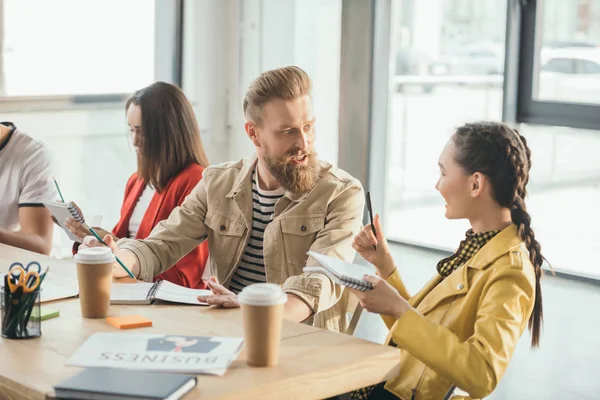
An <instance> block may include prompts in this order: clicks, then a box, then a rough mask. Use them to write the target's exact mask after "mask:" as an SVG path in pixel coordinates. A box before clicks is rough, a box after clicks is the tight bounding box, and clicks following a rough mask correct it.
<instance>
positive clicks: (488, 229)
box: [351, 122, 543, 400]
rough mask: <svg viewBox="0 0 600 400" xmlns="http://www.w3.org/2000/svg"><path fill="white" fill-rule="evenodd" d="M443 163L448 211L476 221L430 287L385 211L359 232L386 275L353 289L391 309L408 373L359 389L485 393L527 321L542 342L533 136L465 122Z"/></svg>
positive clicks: (415, 394)
mask: <svg viewBox="0 0 600 400" xmlns="http://www.w3.org/2000/svg"><path fill="white" fill-rule="evenodd" d="M439 167H440V171H441V176H440V178H439V180H438V182H437V184H436V189H437V190H438V191H439V192H440V193H441V195H442V197H443V198H444V200H445V201H446V218H449V219H458V218H466V219H468V220H469V222H470V224H471V229H469V231H467V235H466V238H465V239H464V240H463V241H462V242H461V243H460V246H459V248H458V250H457V251H456V252H455V253H454V254H453V255H452V256H450V257H448V258H445V259H443V260H441V261H440V262H439V263H438V265H437V273H436V275H435V276H434V277H433V279H431V280H430V281H429V283H427V284H426V285H425V287H424V288H423V289H421V291H420V292H418V293H417V294H416V295H414V296H411V295H409V293H408V291H407V290H406V288H405V286H404V283H403V282H402V278H401V277H400V273H399V270H398V269H397V268H396V265H395V264H394V260H393V259H392V257H391V254H390V251H389V247H388V244H387V241H386V240H385V238H384V236H383V229H382V226H381V222H380V219H379V216H376V217H375V220H374V226H375V230H376V234H377V237H375V235H374V234H373V232H372V230H371V226H366V227H364V228H363V230H362V231H361V232H360V233H359V235H358V236H356V238H355V240H354V249H355V250H356V251H358V253H359V254H360V255H361V256H362V257H363V258H365V259H366V260H367V261H369V262H370V263H372V264H373V265H375V266H376V267H377V275H378V276H367V277H365V278H366V279H367V280H368V281H370V282H371V283H373V285H374V289H373V290H371V291H368V292H358V291H355V290H354V291H353V292H354V293H355V294H356V295H357V296H358V297H359V299H360V302H361V304H362V305H363V307H364V308H365V309H366V310H368V311H372V312H375V313H379V314H381V316H382V318H383V320H384V321H385V323H386V325H387V327H388V328H389V330H390V333H389V336H388V341H389V343H390V344H392V345H395V346H397V347H398V348H400V349H401V350H402V351H401V356H400V375H399V376H397V377H396V378H394V379H390V380H388V381H387V382H384V383H382V384H380V385H376V386H372V387H369V388H364V389H360V390H358V391H355V392H353V394H352V396H351V397H352V398H353V399H388V398H389V399H396V398H400V399H403V400H409V399H411V400H414V399H417V400H421V399H435V400H441V399H445V398H450V396H451V395H452V393H453V392H455V394H454V395H456V392H458V391H464V392H466V393H468V395H469V396H471V398H477V399H479V398H483V397H485V396H488V395H489V394H490V393H492V391H493V390H494V388H495V387H496V385H497V384H498V382H499V381H500V378H501V377H502V375H503V374H504V371H505V370H506V367H507V366H508V363H509V361H510V359H511V357H512V355H513V352H514V349H515V346H516V344H517V341H518V339H519V337H520V336H521V334H522V333H523V331H524V329H525V327H526V326H527V325H529V329H530V331H531V345H532V346H534V347H535V346H538V343H539V338H540V331H541V325H542V292H541V287H540V277H541V267H542V262H543V257H542V255H541V253H540V244H539V243H538V242H537V241H536V239H535V235H534V233H533V230H532V229H531V218H530V217H529V214H528V213H527V211H526V208H525V195H526V185H527V181H528V180H529V169H530V167H531V151H530V150H529V148H528V147H527V142H526V140H525V138H524V137H523V136H521V135H519V133H518V132H517V131H515V130H513V129H511V128H509V127H508V126H506V125H504V124H501V123H494V122H481V123H475V124H467V125H464V126H462V127H460V128H459V129H458V130H457V131H456V133H455V134H454V135H453V136H452V138H451V139H450V141H449V142H448V144H447V145H446V147H445V148H444V150H443V152H442V154H441V156H440V159H439ZM375 247H376V250H375V249H374V248H375ZM400 269H401V267H400ZM453 398H456V397H453ZM467 398H469V397H467Z"/></svg>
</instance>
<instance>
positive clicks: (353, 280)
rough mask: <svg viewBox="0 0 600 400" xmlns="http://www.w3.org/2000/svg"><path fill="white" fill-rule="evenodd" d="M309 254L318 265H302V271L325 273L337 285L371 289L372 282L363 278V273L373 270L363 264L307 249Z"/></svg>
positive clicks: (371, 272)
mask: <svg viewBox="0 0 600 400" xmlns="http://www.w3.org/2000/svg"><path fill="white" fill-rule="evenodd" d="M306 254H308V255H309V256H311V257H312V258H313V259H315V260H316V261H317V262H318V263H319V264H321V265H320V266H313V267H304V272H319V273H323V274H325V275H327V276H328V277H329V278H331V280H332V281H334V282H335V283H337V284H338V285H343V286H346V287H349V288H351V289H356V290H360V291H361V292H366V291H368V290H371V289H373V284H372V283H370V282H367V281H365V280H364V276H365V275H373V274H375V271H373V270H371V269H369V268H368V267H365V266H363V265H357V264H350V263H347V262H345V261H342V260H340V259H338V258H333V257H329V256H326V255H324V254H319V253H315V252H313V251H309V252H308V253H306Z"/></svg>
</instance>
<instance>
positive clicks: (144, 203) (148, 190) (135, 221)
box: [128, 185, 156, 238]
mask: <svg viewBox="0 0 600 400" xmlns="http://www.w3.org/2000/svg"><path fill="white" fill-rule="evenodd" d="M154 193H156V189H154V187H152V186H151V185H146V187H145V188H144V191H143V192H142V195H141V196H140V198H139V199H138V202H137V204H136V205H135V208H134V209H133V213H131V218H130V219H129V229H128V231H129V237H130V238H135V237H136V235H137V232H138V230H139V229H140V224H141V223H142V219H143V218H144V215H145V214H146V210H148V206H149V205H150V202H151V201H152V197H153V196H154Z"/></svg>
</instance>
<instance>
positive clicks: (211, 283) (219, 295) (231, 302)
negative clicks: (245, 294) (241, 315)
mask: <svg viewBox="0 0 600 400" xmlns="http://www.w3.org/2000/svg"><path fill="white" fill-rule="evenodd" d="M206 284H207V285H208V288H209V289H210V290H212V292H213V293H214V294H213V295H212V296H198V301H201V302H204V303H208V304H210V305H212V306H219V307H223V308H236V307H239V306H240V303H239V302H238V298H237V294H235V293H233V292H232V291H231V290H229V289H227V288H226V287H225V286H223V285H221V284H220V283H219V281H218V280H217V278H216V277H214V276H211V277H210V279H209V280H208V281H206Z"/></svg>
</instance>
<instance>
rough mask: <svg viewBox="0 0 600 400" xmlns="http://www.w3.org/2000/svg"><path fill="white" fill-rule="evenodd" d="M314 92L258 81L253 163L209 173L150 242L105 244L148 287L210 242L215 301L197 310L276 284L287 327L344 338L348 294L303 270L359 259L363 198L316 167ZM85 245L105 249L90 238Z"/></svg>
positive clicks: (278, 76) (298, 76) (295, 74)
mask: <svg viewBox="0 0 600 400" xmlns="http://www.w3.org/2000/svg"><path fill="white" fill-rule="evenodd" d="M311 86H312V83H311V80H310V78H309V77H308V75H307V74H306V72H304V71H303V70H302V69H300V68H298V67H294V66H291V67H285V68H279V69H275V70H271V71H267V72H265V73H263V74H261V75H260V76H259V77H258V78H257V79H255V80H254V81H253V82H252V83H251V84H250V87H249V88H248V91H247V93H246V96H245V99H244V115H245V119H246V123H245V125H244V128H245V131H246V134H247V135H248V137H249V138H250V140H251V141H252V143H253V144H254V146H255V147H256V155H255V156H254V157H253V158H252V159H242V160H240V161H237V162H229V163H224V164H221V165H215V166H211V167H208V168H206V169H205V170H204V173H203V178H202V180H201V181H200V183H199V184H198V185H197V186H196V188H195V189H194V190H193V191H192V192H191V193H190V195H189V196H188V197H187V199H186V200H185V202H184V203H183V204H182V205H181V207H178V208H175V209H174V210H173V212H172V213H171V215H170V216H169V218H168V219H167V220H165V221H162V222H161V223H159V224H158V225H157V226H156V227H155V229H154V230H153V231H152V233H151V234H150V236H149V237H148V238H147V239H145V240H131V239H121V240H120V241H119V242H117V243H115V242H113V241H112V237H110V236H107V237H106V238H104V240H105V241H106V242H107V244H108V245H109V246H110V247H111V248H112V249H113V251H114V252H115V254H116V255H117V256H118V257H119V258H120V259H121V260H122V261H123V262H124V263H125V264H126V265H127V266H128V267H129V269H131V270H132V272H133V273H134V274H135V275H136V276H137V277H138V278H140V279H142V280H145V281H151V280H152V277H153V276H156V275H158V274H159V273H161V272H163V271H165V270H166V269H168V268H169V267H170V266H172V265H173V264H175V263H176V262H177V260H179V259H180V258H182V257H183V256H185V255H186V254H187V253H188V252H189V251H191V250H192V249H193V248H195V247H196V246H198V244H199V243H200V242H202V241H204V240H206V239H208V246H209V253H210V256H209V259H208V262H207V266H208V267H209V268H207V270H209V271H210V274H211V275H212V276H211V277H210V278H209V279H208V280H207V285H208V287H209V288H210V289H211V290H212V291H213V295H212V296H206V297H200V298H199V300H201V301H205V302H207V303H209V304H214V305H220V306H222V307H238V306H239V303H238V301H237V294H238V293H239V292H240V291H241V290H242V289H243V288H244V287H246V286H247V285H250V284H253V283H260V282H270V283H276V284H278V285H281V287H282V289H283V290H284V291H285V292H286V293H287V294H288V301H287V303H286V305H285V309H284V316H285V318H287V319H290V320H293V321H298V322H300V321H304V322H306V323H309V324H312V325H314V326H317V327H321V328H326V329H330V330H333V331H345V329H346V324H347V321H346V315H345V314H346V308H347V292H345V291H344V290H343V287H342V286H340V285H337V284H335V283H334V282H333V281H332V280H331V279H329V278H328V277H327V276H326V275H324V274H319V273H311V274H303V271H302V269H303V268H304V267H305V266H307V265H308V266H312V265H317V263H316V261H315V260H313V259H312V258H309V257H308V256H307V255H306V252H307V251H309V250H311V251H314V252H318V253H321V254H326V255H329V256H332V257H337V258H339V259H341V260H344V261H348V262H351V261H352V260H353V259H354V256H355V252H354V250H353V249H352V240H353V238H354V236H355V235H356V234H357V233H358V232H359V230H360V228H361V226H362V215H363V208H364V194H363V189H362V186H361V184H360V182H359V181H358V180H356V179H355V178H353V177H352V176H350V175H349V174H347V173H346V172H344V171H342V170H340V169H338V168H335V167H333V166H331V165H330V164H328V163H325V162H322V161H319V160H318V159H317V153H316V152H315V149H314V141H315V135H316V130H315V117H314V115H313V106H312V99H311ZM84 244H85V245H87V246H97V245H99V243H98V242H97V241H96V240H95V239H94V238H92V237H88V238H86V239H85V241H84ZM113 274H114V275H115V276H124V275H125V271H124V270H123V269H121V268H115V269H114V271H113Z"/></svg>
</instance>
